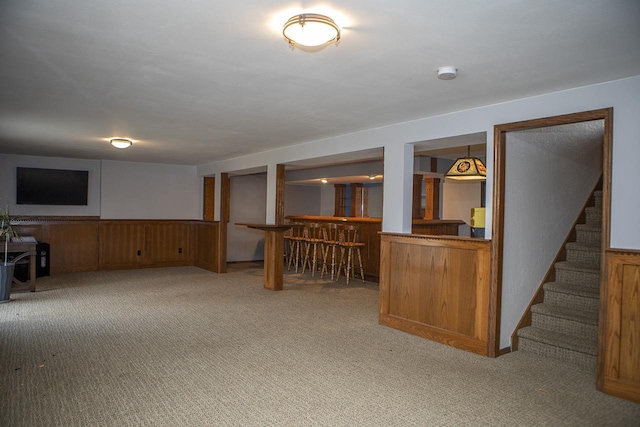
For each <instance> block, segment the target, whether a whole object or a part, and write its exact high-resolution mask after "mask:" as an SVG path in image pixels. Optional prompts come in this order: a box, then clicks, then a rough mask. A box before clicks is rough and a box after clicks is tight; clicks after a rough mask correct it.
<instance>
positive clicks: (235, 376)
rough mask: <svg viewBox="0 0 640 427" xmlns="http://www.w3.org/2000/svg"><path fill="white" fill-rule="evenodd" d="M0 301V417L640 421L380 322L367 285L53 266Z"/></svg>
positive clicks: (585, 389)
mask: <svg viewBox="0 0 640 427" xmlns="http://www.w3.org/2000/svg"><path fill="white" fill-rule="evenodd" d="M38 288H39V291H38V292H36V293H25V294H15V295H12V298H13V299H14V301H12V302H10V303H7V304H2V305H0V376H1V378H0V387H1V389H0V425H2V426H225V425H231V426H312V425H326V426H433V425H445V426H446V425H450V426H459V425H536V426H540V425H549V426H560V425H562V426H571V425H574V426H586V425H593V426H603V425H613V426H625V425H629V426H638V425H640V405H637V404H633V403H630V402H626V401H623V400H620V399H617V398H614V397H610V396H607V395H604V394H601V393H599V392H597V391H596V390H595V388H594V376H593V375H590V374H585V373H584V372H581V371H579V370H577V369H575V368H573V367H571V366H564V365H562V364H559V363H555V362H549V361H545V360H538V359H536V358H534V357H532V356H530V355H527V354H523V353H518V352H516V353H514V354H509V355H506V356H503V357H500V358H497V359H489V358H485V357H481V356H477V355H474V354H470V353H466V352H464V351H461V350H456V349H453V348H450V347H447V346H444V345H441V344H437V343H433V342H430V341H427V340H424V339H421V338H418V337H415V336H412V335H409V334H405V333H403V332H399V331H396V330H393V329H389V328H386V327H383V326H380V325H378V323H377V304H378V289H377V285H376V284H372V283H367V284H365V285H363V284H362V282H359V281H353V282H351V284H350V286H349V287H346V286H345V284H344V282H342V283H338V284H336V283H331V282H325V281H321V280H317V279H314V280H310V279H309V276H308V275H305V276H300V275H299V274H298V275H295V274H287V275H286V278H285V290H284V291H282V292H270V291H266V290H264V289H263V287H262V271H261V270H260V269H256V268H238V267H237V266H235V267H234V266H231V267H230V273H228V274H225V275H219V274H214V273H210V272H207V271H204V270H201V269H198V268H195V267H188V268H167V269H149V270H134V271H112V272H90V273H75V274H59V275H56V276H54V277H47V278H42V279H39V280H38Z"/></svg>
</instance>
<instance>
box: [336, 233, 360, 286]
mask: <svg viewBox="0 0 640 427" xmlns="http://www.w3.org/2000/svg"><path fill="white" fill-rule="evenodd" d="M358 232H359V227H358V226H357V225H346V226H345V227H344V229H343V231H342V236H341V238H340V242H339V243H338V246H339V247H340V264H339V265H338V277H337V278H336V280H338V279H340V270H341V269H342V268H343V266H344V275H345V277H346V278H347V285H348V284H349V278H350V277H351V275H353V277H354V278H355V273H356V271H355V270H356V263H355V261H356V260H355V255H357V256H358V266H359V267H360V277H362V283H364V270H363V268H362V254H361V253H360V248H361V247H363V246H365V244H364V243H362V242H359V241H358ZM354 252H355V254H354ZM345 257H346V260H345Z"/></svg>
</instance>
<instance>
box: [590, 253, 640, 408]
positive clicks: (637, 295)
mask: <svg viewBox="0 0 640 427" xmlns="http://www.w3.org/2000/svg"><path fill="white" fill-rule="evenodd" d="M606 263H607V280H606V282H605V283H604V284H603V287H602V290H601V294H600V304H601V306H602V305H604V309H601V313H602V316H601V318H600V330H601V331H602V333H601V334H600V336H601V339H604V342H603V343H601V352H600V354H598V357H599V358H601V359H602V360H603V362H604V369H603V387H602V391H604V392H605V393H609V394H612V395H614V396H618V397H621V398H623V399H628V400H632V401H634V402H638V403H640V251H623V250H616V249H611V250H608V251H607V252H606ZM602 349H604V354H602Z"/></svg>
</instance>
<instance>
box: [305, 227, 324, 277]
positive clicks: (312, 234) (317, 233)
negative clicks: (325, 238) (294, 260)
mask: <svg viewBox="0 0 640 427" xmlns="http://www.w3.org/2000/svg"><path fill="white" fill-rule="evenodd" d="M306 230H307V234H306V236H304V237H303V242H304V246H305V248H304V261H302V274H304V269H305V267H306V266H307V264H308V265H309V269H310V270H311V275H312V276H315V275H316V266H317V264H318V246H321V245H322V225H320V224H318V223H311V224H309V225H307V227H306ZM312 248H313V251H312V250H311V249H312ZM320 252H321V253H322V251H320ZM309 255H311V258H310V257H309Z"/></svg>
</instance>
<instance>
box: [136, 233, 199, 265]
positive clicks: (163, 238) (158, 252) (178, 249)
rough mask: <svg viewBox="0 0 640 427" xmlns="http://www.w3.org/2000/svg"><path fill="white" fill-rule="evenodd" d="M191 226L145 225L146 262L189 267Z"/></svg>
mask: <svg viewBox="0 0 640 427" xmlns="http://www.w3.org/2000/svg"><path fill="white" fill-rule="evenodd" d="M191 227H192V226H191V224H189V223H176V222H171V223H166V222H160V223H151V224H146V225H145V239H146V242H145V243H146V245H145V246H146V253H147V256H146V257H145V262H146V263H147V264H150V265H158V264H161V265H188V264H189V261H190V260H191V242H190V238H191Z"/></svg>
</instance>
